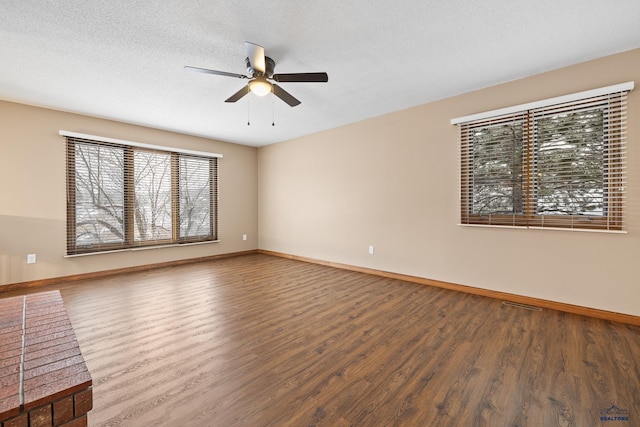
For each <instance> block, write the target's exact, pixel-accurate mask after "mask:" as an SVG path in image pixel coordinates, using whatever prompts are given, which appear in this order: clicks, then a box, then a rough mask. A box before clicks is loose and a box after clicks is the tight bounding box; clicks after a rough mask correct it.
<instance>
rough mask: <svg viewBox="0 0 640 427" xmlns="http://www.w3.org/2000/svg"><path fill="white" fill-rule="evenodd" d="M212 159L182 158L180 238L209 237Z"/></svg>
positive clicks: (180, 167) (210, 231)
mask: <svg viewBox="0 0 640 427" xmlns="http://www.w3.org/2000/svg"><path fill="white" fill-rule="evenodd" d="M210 162H211V160H210V159H206V158H196V157H189V156H184V155H182V156H180V166H179V169H180V177H179V179H180V237H181V238H189V237H207V236H210V235H211V233H212V230H211V205H212V204H211V182H212V179H211V172H210Z"/></svg>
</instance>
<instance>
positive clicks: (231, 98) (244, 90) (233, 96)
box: [224, 85, 249, 102]
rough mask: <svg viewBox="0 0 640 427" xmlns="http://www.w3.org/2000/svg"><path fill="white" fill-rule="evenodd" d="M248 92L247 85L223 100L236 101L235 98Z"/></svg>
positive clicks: (237, 98)
mask: <svg viewBox="0 0 640 427" xmlns="http://www.w3.org/2000/svg"><path fill="white" fill-rule="evenodd" d="M248 93H249V85H247V86H245V87H243V88H242V89H240V90H239V91H237V92H236V93H234V94H233V95H231V96H230V97H229V98H227V99H225V101H224V102H236V101H237V100H239V99H240V98H242V97H243V96H245V95H246V94H248Z"/></svg>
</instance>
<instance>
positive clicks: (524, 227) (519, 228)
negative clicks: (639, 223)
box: [458, 224, 628, 234]
mask: <svg viewBox="0 0 640 427" xmlns="http://www.w3.org/2000/svg"><path fill="white" fill-rule="evenodd" d="M458 225H459V226H460V227H480V228H510V229H516V230H555V231H581V232H585V233H607V234H628V231H627V230H598V229H588V228H563V227H535V226H526V225H489V224H458Z"/></svg>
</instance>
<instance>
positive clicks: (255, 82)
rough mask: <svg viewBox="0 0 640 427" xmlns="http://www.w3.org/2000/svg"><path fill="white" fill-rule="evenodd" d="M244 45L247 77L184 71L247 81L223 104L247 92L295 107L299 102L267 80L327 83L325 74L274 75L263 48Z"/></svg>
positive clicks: (233, 100)
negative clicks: (269, 95)
mask: <svg viewBox="0 0 640 427" xmlns="http://www.w3.org/2000/svg"><path fill="white" fill-rule="evenodd" d="M244 45H245V48H246V49H247V58H246V59H245V64H246V66H247V75H244V74H236V73H229V72H226V71H217V70H209V69H207V68H198V67H190V66H188V65H187V66H185V67H184V69H185V70H189V71H197V72H200V73H207V74H216V75H219V76H227V77H236V78H240V79H249V82H248V83H247V85H246V86H245V87H243V88H242V89H240V90H239V91H237V92H236V93H234V94H233V95H231V96H230V97H229V98H228V99H226V100H225V102H236V101H237V100H239V99H240V98H242V97H243V96H245V95H246V94H248V93H249V92H253V93H255V94H256V95H258V96H264V95H266V94H268V93H273V94H274V95H275V96H277V97H278V98H280V99H282V100H283V101H284V102H286V103H287V104H289V105H290V106H291V107H295V106H296V105H299V104H300V101H299V100H298V99H296V98H295V97H294V96H293V95H291V94H290V93H289V92H287V91H286V90H284V89H282V88H281V87H280V86H278V85H277V84H275V83H271V82H270V81H269V80H273V81H276V82H278V83H309V82H318V83H326V82H328V81H329V76H328V75H327V73H289V74H274V73H273V71H274V68H275V66H276V63H275V61H274V60H273V59H271V58H269V57H268V56H265V55H264V48H263V47H262V46H260V45H257V44H255V43H251V42H245V43H244Z"/></svg>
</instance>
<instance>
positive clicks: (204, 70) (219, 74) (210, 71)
mask: <svg viewBox="0 0 640 427" xmlns="http://www.w3.org/2000/svg"><path fill="white" fill-rule="evenodd" d="M184 69H185V70H187V71H197V72H198V73H206V74H216V75H218V76H227V77H237V78H239V79H246V78H247V76H245V75H244V74H236V73H228V72H226V71H217V70H209V69H208V68H198V67H190V66H188V65H185V66H184Z"/></svg>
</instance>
